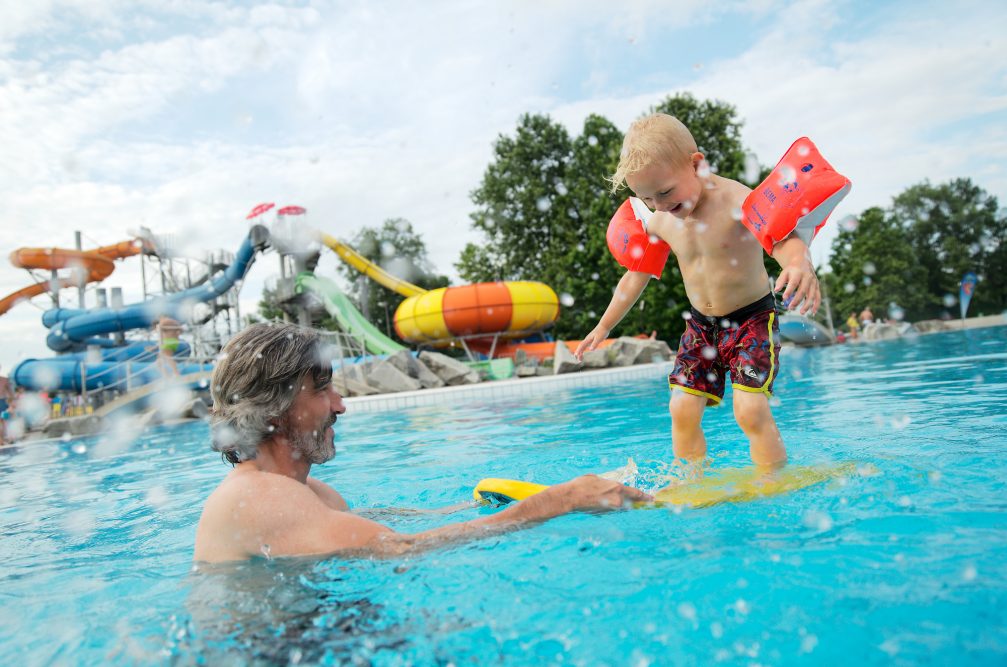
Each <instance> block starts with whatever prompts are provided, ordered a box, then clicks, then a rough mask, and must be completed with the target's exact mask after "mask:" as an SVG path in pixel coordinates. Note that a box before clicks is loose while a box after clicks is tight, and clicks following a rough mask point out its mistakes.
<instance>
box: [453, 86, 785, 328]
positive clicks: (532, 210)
mask: <svg viewBox="0 0 1007 667" xmlns="http://www.w3.org/2000/svg"><path fill="white" fill-rule="evenodd" d="M654 111H660V112H664V113H671V114H672V115H675V116H677V117H679V118H680V119H681V120H682V121H683V122H684V123H685V124H686V125H687V126H688V127H689V128H690V130H692V131H693V134H694V136H695V137H696V140H697V143H698V145H699V146H701V147H702V148H703V150H704V151H705V152H706V154H707V158H708V160H709V161H710V163H711V165H712V167H713V168H716V169H717V171H718V173H720V174H721V175H723V176H726V177H728V178H737V177H738V176H740V174H741V173H742V172H743V171H744V165H745V151H744V147H743V146H742V144H741V141H740V138H739V137H740V128H741V123H740V121H738V120H737V118H736V115H735V110H734V107H732V106H730V105H728V104H725V103H723V102H718V101H703V102H699V101H697V100H696V99H695V98H693V97H692V96H690V95H676V96H673V97H669V98H667V99H665V100H664V101H662V102H661V103H659V104H658V105H657V106H655V107H654V108H652V109H651V112H654ZM622 138H623V137H622V133H621V132H620V131H619V130H618V128H616V127H615V126H614V125H613V124H612V123H611V122H610V121H608V120H606V119H605V118H603V117H601V116H597V115H591V116H588V118H587V119H586V120H585V122H584V127H583V130H582V132H581V134H580V135H579V136H578V137H576V138H574V139H571V138H570V136H569V134H568V133H567V131H566V130H565V129H564V128H563V127H562V126H560V125H558V124H557V123H555V122H553V121H552V120H550V119H549V118H548V117H546V116H540V115H526V116H523V117H522V118H521V119H520V121H519V123H518V128H517V131H516V132H515V134H514V136H513V137H510V136H501V137H499V138H498V140H497V142H496V144H495V145H494V160H493V162H492V163H491V164H490V165H489V167H487V169H486V172H485V174H484V175H483V180H482V182H481V184H480V186H479V187H478V188H477V189H476V190H475V191H474V192H473V193H472V200H473V202H474V203H475V205H476V211H475V212H474V213H473V214H472V222H473V226H474V227H475V228H476V229H478V230H480V231H482V232H483V234H484V235H485V242H484V243H482V244H469V245H468V246H466V247H465V249H464V250H463V251H462V254H461V257H460V258H459V261H458V263H457V264H456V267H457V268H458V271H459V274H460V275H461V277H462V278H463V279H465V280H467V281H473V282H479V281H488V280H538V281H541V282H544V283H546V284H548V285H550V286H551V287H553V289H555V290H556V291H557V292H558V293H559V294H560V295H561V301H562V302H563V305H564V308H563V310H562V313H561V316H560V319H559V321H558V322H557V324H556V328H555V332H554V333H555V335H556V336H557V337H561V338H577V337H580V336H583V335H584V334H585V333H587V332H588V331H590V330H591V329H592V328H593V327H594V325H595V324H597V320H598V318H599V317H600V316H601V313H602V312H604V309H605V307H606V306H607V305H608V303H609V301H610V300H611V298H612V290H613V289H614V288H615V285H616V283H617V282H618V280H619V277H620V276H621V275H622V273H623V272H624V269H622V268H621V267H619V266H618V264H617V263H616V262H615V260H614V259H612V256H611V255H610V254H609V252H608V246H607V244H606V241H605V232H606V230H607V229H608V222H609V220H610V219H611V218H612V215H613V214H614V213H615V211H616V209H617V208H618V207H619V205H620V204H621V203H622V201H623V200H624V199H625V198H626V196H627V194H628V192H627V191H625V190H623V191H621V192H619V193H617V194H615V195H613V194H612V193H611V192H610V191H609V181H608V178H609V177H610V176H611V174H612V173H613V172H614V171H615V168H616V165H617V164H618V159H619V150H620V148H621V145H622ZM770 261H771V260H770ZM774 266H775V265H774ZM686 308H688V299H687V298H686V295H685V288H684V286H683V285H682V282H681V279H680V277H679V272H678V267H677V266H676V264H675V262H674V261H673V260H671V261H669V264H668V267H667V268H666V269H665V273H664V277H663V279H662V280H661V281H654V282H652V283H651V284H650V286H648V288H647V291H646V292H644V295H643V297H641V299H640V302H639V304H638V305H637V306H636V307H635V308H634V309H633V310H632V311H630V312H629V313H628V314H627V315H626V318H625V319H624V321H623V323H622V324H621V326H620V329H619V331H620V333H641V332H643V333H648V332H650V331H653V330H657V331H658V332H659V334H660V335H661V337H662V338H666V339H669V340H674V339H675V338H677V337H678V335H679V334H680V333H681V331H682V329H683V328H684V323H683V320H682V318H681V314H682V311H683V310H685V309H686Z"/></svg>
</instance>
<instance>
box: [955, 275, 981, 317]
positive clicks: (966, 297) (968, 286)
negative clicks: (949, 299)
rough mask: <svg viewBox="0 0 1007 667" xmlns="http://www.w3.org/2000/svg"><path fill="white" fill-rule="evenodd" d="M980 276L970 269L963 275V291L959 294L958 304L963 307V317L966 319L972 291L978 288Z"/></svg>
mask: <svg viewBox="0 0 1007 667" xmlns="http://www.w3.org/2000/svg"><path fill="white" fill-rule="evenodd" d="M978 281H979V278H978V277H977V276H976V274H975V273H973V272H972V271H969V272H968V273H966V274H965V275H964V276H962V282H961V291H960V293H959V295H958V304H959V305H960V306H961V309H962V319H963V320H964V319H965V313H966V312H967V311H968V309H969V302H971V301H972V293H973V292H975V290H976V283H977V282H978Z"/></svg>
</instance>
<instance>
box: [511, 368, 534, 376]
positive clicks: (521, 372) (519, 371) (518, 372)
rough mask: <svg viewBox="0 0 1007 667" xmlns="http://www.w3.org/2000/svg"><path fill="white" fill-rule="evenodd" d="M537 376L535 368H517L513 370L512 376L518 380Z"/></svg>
mask: <svg viewBox="0 0 1007 667" xmlns="http://www.w3.org/2000/svg"><path fill="white" fill-rule="evenodd" d="M536 375H538V367H537V366H518V367H517V368H515V369H514V376H515V377H519V378H530V377H535V376H536Z"/></svg>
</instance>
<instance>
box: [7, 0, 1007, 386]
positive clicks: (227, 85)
mask: <svg viewBox="0 0 1007 667" xmlns="http://www.w3.org/2000/svg"><path fill="white" fill-rule="evenodd" d="M998 4H999V3H988V2H976V3H971V2H956V3H947V2H929V3H928V2H915V1H907V2H884V3H877V2H846V1H843V0H829V1H827V2H826V1H804V2H775V1H773V0H743V1H740V2H726V1H725V2H716V3H711V2H706V1H704V0H663V1H657V0H654V1H649V0H639V1H627V2H611V1H609V0H581V1H575V0H569V1H564V0H536V1H534V2H532V1H530V0H514V1H511V2H488V1H485V0H471V1H468V0H452V1H444V2H436V1H431V2H395V1H383V2H373V1H371V2H367V1H360V2H355V1H353V2H351V1H348V2H340V1H333V2H325V1H321V0H318V1H310V0H309V1H306V2H277V3H273V4H254V3H214V2H198V1H196V0H156V1H153V0H150V1H148V0H34V1H33V2H26V1H24V0H0V146H2V151H3V158H4V159H3V160H2V161H0V196H2V201H3V207H2V209H0V229H2V231H3V233H2V234H0V261H2V265H0V296H2V295H3V294H7V293H8V292H11V291H14V290H15V289H17V288H19V287H22V286H24V285H25V284H27V283H28V282H29V281H30V280H31V279H30V277H29V276H28V274H27V273H26V272H24V271H23V270H19V269H15V268H13V267H12V266H10V265H9V264H7V262H6V257H7V255H8V254H9V253H10V252H11V251H12V250H14V249H15V248H18V247H22V246H29V247H33V246H43V247H50V246H62V247H71V246H72V245H73V242H74V234H73V232H74V230H80V231H82V232H83V234H84V238H85V246H88V245H98V244H102V245H103V244H108V243H113V242H117V241H120V240H123V239H125V238H128V231H129V230H130V229H135V228H137V227H139V226H140V225H146V226H147V227H149V228H151V229H153V230H154V231H155V232H156V233H160V234H172V235H174V237H175V238H176V239H179V240H180V241H182V242H184V243H185V244H186V245H187V246H188V247H190V248H192V249H193V250H197V251H203V250H211V249H216V248H223V249H227V250H230V251H232V252H233V251H234V250H236V249H237V247H238V245H239V243H240V241H241V239H242V237H243V235H244V234H245V231H246V229H247V224H246V222H245V220H244V216H245V214H246V213H247V211H248V210H249V209H250V208H251V207H252V206H254V205H255V204H256V203H258V202H261V201H272V202H276V203H278V204H280V205H282V204H299V205H302V206H304V207H306V208H307V209H308V211H309V222H310V223H311V224H313V225H315V226H317V227H320V228H322V229H324V230H326V231H328V232H329V233H331V234H334V235H336V236H341V237H346V238H349V237H352V235H353V234H354V232H355V231H356V230H357V229H358V228H359V227H360V226H361V225H372V226H376V225H379V224H380V223H381V222H382V221H383V220H384V219H386V218H389V217H404V218H407V219H408V220H410V221H411V222H412V223H413V224H414V225H415V227H416V228H417V229H418V230H419V231H420V232H421V233H422V235H423V237H424V239H425V240H426V242H427V246H428V248H429V250H430V256H431V259H432V260H433V262H434V264H435V265H436V267H437V269H438V270H439V271H441V272H444V273H447V274H449V275H454V274H455V270H454V267H453V264H454V262H455V261H456V260H457V258H458V255H459V252H460V250H461V248H462V247H463V246H464V245H465V243H466V242H469V241H476V240H478V237H477V236H475V235H474V234H473V233H472V232H471V231H470V229H469V225H468V214H469V212H470V211H471V202H470V200H469V197H468V195H469V193H470V192H471V191H472V189H473V188H474V187H476V185H477V184H478V182H479V180H480V177H481V175H482V173H483V171H484V169H485V167H486V165H487V163H488V161H489V159H490V157H491V151H492V144H493V141H494V139H495V138H496V137H498V136H499V135H500V134H507V133H510V132H512V131H513V129H514V127H515V125H516V121H517V118H518V117H519V116H520V115H521V114H522V113H526V112H536V113H547V114H549V115H551V116H552V117H553V118H554V119H556V120H558V121H560V122H562V123H564V124H565V125H567V126H568V128H569V129H570V130H571V132H572V133H575V134H576V133H577V132H578V131H579V128H580V126H581V123H582V121H583V119H584V117H585V116H586V115H587V114H589V113H599V114H601V115H604V116H606V117H607V118H609V119H611V120H612V121H613V122H615V123H616V124H617V125H618V126H620V127H622V128H623V129H625V128H626V127H627V126H628V125H629V123H630V122H631V121H632V120H633V119H634V118H635V117H636V116H638V115H640V114H641V113H642V112H644V111H646V110H647V109H648V108H649V107H650V106H651V105H652V104H655V103H656V102H658V101H660V100H661V99H662V98H664V97H665V96H667V95H669V94H673V93H676V92H682V91H688V92H691V93H693V94H694V95H696V96H697V97H700V98H715V99H719V100H723V101H725V102H728V103H730V104H733V105H734V106H735V107H736V108H737V110H738V115H739V116H740V118H742V119H743V120H744V122H745V126H744V131H743V139H744V142H745V143H746V145H747V146H748V147H749V148H750V149H751V150H753V151H754V152H755V154H756V155H757V156H758V157H759V159H760V161H761V162H763V163H766V164H772V163H773V162H775V160H776V159H777V158H778V157H779V155H780V154H781V153H782V151H784V150H785V149H786V148H787V147H788V146H789V145H790V143H791V142H792V141H793V140H794V139H795V138H796V137H798V136H801V135H808V136H810V137H812V138H813V139H814V140H815V141H816V143H817V144H818V145H819V147H820V148H821V150H822V151H823V153H824V154H825V155H826V156H827V157H828V158H829V159H830V161H831V162H832V163H833V164H834V165H836V166H837V167H838V168H839V169H840V170H841V171H843V172H844V173H846V174H847V175H848V176H849V177H850V178H851V179H852V180H853V182H854V189H853V192H852V193H851V194H850V196H849V197H848V198H847V199H846V200H845V202H844V203H843V204H842V205H841V207H840V209H839V210H838V211H837V214H836V217H835V218H834V219H838V217H841V216H843V215H846V214H856V213H857V212H859V211H861V210H863V209H864V208H866V207H868V206H872V205H881V206H884V205H887V204H888V203H889V202H890V200H891V198H892V197H893V196H894V195H896V194H898V193H899V192H900V191H902V190H903V189H904V188H906V187H907V186H909V185H912V184H914V183H917V182H919V181H921V180H923V179H926V178H929V179H930V180H931V181H935V182H940V181H944V180H947V179H950V178H955V177H961V176H968V177H971V178H972V179H974V180H975V181H976V182H977V183H978V184H979V185H980V186H982V187H983V188H985V189H986V190H987V191H988V192H990V193H992V194H994V195H996V196H997V197H998V198H999V199H1000V201H1001V202H1007V123H1005V122H1004V121H1005V119H1007V113H1005V110H1007V40H1005V38H1004V37H1003V35H1004V34H1007V5H1002V6H999V7H995V5H998ZM834 231H835V226H834V225H833V226H831V229H829V228H827V229H826V231H825V232H823V236H820V237H819V239H818V241H817V242H816V244H815V246H814V248H813V251H814V255H815V258H816V260H818V261H821V260H823V259H824V258H825V257H826V255H827V250H828V246H829V243H830V241H831V237H832V235H833V234H834ZM335 262H336V260H335V259H334V258H333V257H332V256H331V255H330V254H328V253H327V256H326V257H325V258H324V259H323V261H322V263H321V264H320V268H319V271H320V272H321V273H323V274H326V275H330V276H331V275H333V274H334V271H335ZM277 270H278V269H277V262H276V259H275V256H272V255H270V256H267V257H266V258H265V259H264V260H262V261H260V262H259V263H257V264H256V265H255V267H254V268H253V269H252V272H251V274H250V276H249V278H248V280H247V282H246V284H245V286H244V289H243V291H242V293H241V297H242V302H243V304H245V309H246V310H253V309H254V304H255V302H256V301H257V299H258V296H259V292H260V290H261V287H262V285H263V283H264V282H265V281H267V280H269V279H270V278H271V277H274V276H275V275H276V273H277ZM139 276H140V273H139V260H137V259H132V260H126V261H125V262H123V263H121V265H120V267H119V269H118V270H117V271H116V273H114V274H113V275H112V276H111V277H110V278H109V279H107V280H106V281H105V286H107V287H111V286H120V287H122V288H123V290H124V292H125V295H126V301H127V302H134V301H137V300H139V299H140V297H141V289H140V278H139ZM89 298H93V297H89ZM75 300H76V295H75V293H72V294H68V295H67V298H66V299H65V301H64V303H65V304H70V305H72V304H74V302H75ZM48 305H49V304H48V303H47V298H46V297H37V298H36V299H35V300H34V302H32V303H31V304H21V305H19V306H17V307H16V308H14V309H13V310H12V311H10V312H9V313H8V314H7V315H4V316H2V317H0V364H2V366H3V372H5V373H6V372H9V371H10V369H11V367H12V366H13V365H14V364H15V363H16V362H17V361H18V360H20V359H22V358H25V357H46V356H50V355H51V353H50V352H49V351H48V350H47V349H46V348H45V344H44V338H45V331H46V330H45V329H44V328H43V327H42V324H41V321H40V316H41V313H42V311H43V310H44V308H46V307H48Z"/></svg>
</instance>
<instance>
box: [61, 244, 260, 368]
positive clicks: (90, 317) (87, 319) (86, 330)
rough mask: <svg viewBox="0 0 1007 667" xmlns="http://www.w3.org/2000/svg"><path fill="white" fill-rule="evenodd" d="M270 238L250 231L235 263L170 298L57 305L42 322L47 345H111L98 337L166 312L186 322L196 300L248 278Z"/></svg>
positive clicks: (137, 325) (74, 347)
mask: <svg viewBox="0 0 1007 667" xmlns="http://www.w3.org/2000/svg"><path fill="white" fill-rule="evenodd" d="M268 240H269V232H268V231H267V230H266V228H265V227H263V226H261V225H255V226H254V227H252V229H251V230H250V231H249V233H248V236H247V237H246V238H245V240H244V242H243V243H242V244H241V247H240V248H239V249H238V253H237V255H236V256H235V259H234V262H233V263H232V264H231V265H230V266H229V267H227V269H226V270H225V271H223V272H222V273H221V274H220V275H218V276H216V277H215V278H213V280H211V281H209V282H208V283H204V284H202V285H199V286H198V287H193V288H191V289H187V290H184V291H182V292H177V293H175V294H172V295H170V296H167V297H163V298H158V299H151V300H148V301H144V302H142V303H135V304H131V305H129V306H124V307H122V308H117V309H112V308H96V309H93V310H84V311H81V310H73V309H68V308H54V309H52V310H49V311H47V312H46V313H45V314H44V315H43V316H42V323H43V324H45V326H47V327H49V328H50V333H49V335H48V336H47V337H46V345H48V346H49V349H51V350H54V351H56V352H69V351H71V350H80V349H82V348H84V347H86V346H88V345H98V346H101V347H110V346H111V345H114V342H112V341H110V340H109V339H106V338H98V336H101V335H103V334H108V333H116V332H120V331H128V330H130V329H144V328H148V327H150V326H151V325H153V323H154V322H156V321H157V320H158V318H160V317H161V316H162V315H166V316H168V317H171V318H174V319H177V320H181V321H185V320H188V319H189V316H190V314H191V312H192V307H193V305H195V304H196V303H201V302H206V301H212V300H214V299H216V298H217V297H218V296H220V295H221V294H223V293H224V292H226V291H228V290H229V289H231V287H233V286H234V283H236V282H238V281H239V280H241V279H242V278H244V277H245V274H246V273H247V272H248V269H249V268H250V267H251V265H252V262H253V261H254V260H255V253H256V251H258V250H261V249H263V248H264V247H265V246H266V244H267V243H268Z"/></svg>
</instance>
